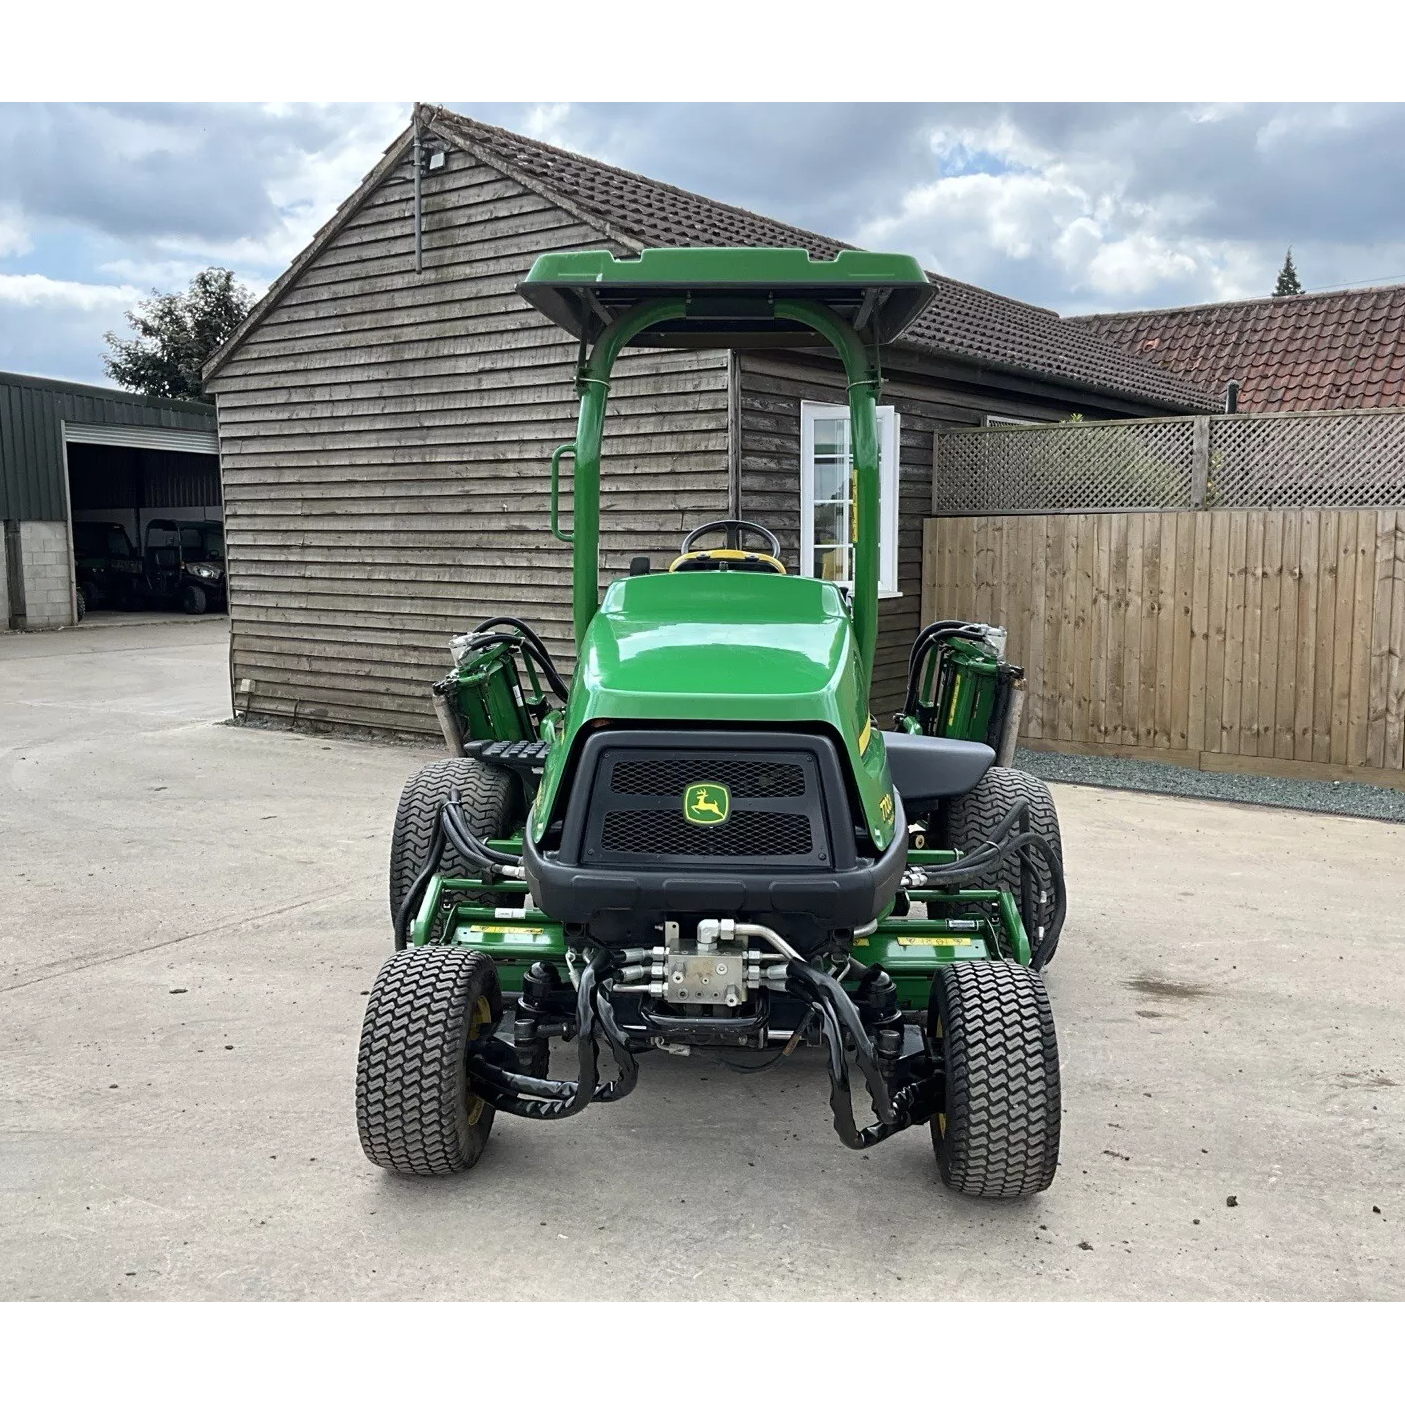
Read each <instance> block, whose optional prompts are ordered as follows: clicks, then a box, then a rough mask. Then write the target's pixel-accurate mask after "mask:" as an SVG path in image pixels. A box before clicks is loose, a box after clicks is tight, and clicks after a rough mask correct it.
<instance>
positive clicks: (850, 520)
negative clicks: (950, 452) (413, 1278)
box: [800, 400, 899, 595]
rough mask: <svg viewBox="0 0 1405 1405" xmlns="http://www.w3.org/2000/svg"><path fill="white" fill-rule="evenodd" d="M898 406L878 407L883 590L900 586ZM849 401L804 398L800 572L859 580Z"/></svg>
mask: <svg viewBox="0 0 1405 1405" xmlns="http://www.w3.org/2000/svg"><path fill="white" fill-rule="evenodd" d="M898 429H899V423H898V412H897V411H896V410H895V409H894V408H893V407H892V406H891V405H880V406H879V407H878V592H879V594H880V595H897V594H898V593H899V592H898ZM853 491H854V475H853V456H852V452H851V448H850V439H849V407H848V406H847V405H823V404H820V403H818V402H817V401H814V400H803V401H801V404H800V574H801V575H802V576H814V577H816V578H818V579H819V580H827V581H835V582H837V583H838V584H840V585H847V586H852V585H853V583H854V547H853V526H854V500H853Z"/></svg>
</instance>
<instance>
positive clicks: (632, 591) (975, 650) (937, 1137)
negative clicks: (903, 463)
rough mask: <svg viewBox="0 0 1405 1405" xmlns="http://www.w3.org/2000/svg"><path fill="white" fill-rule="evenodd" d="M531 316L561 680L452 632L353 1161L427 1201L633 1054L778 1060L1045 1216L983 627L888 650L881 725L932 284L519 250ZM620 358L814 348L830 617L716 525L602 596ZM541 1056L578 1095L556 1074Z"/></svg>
mask: <svg viewBox="0 0 1405 1405" xmlns="http://www.w3.org/2000/svg"><path fill="white" fill-rule="evenodd" d="M520 291H521V293H522V295H523V296H524V297H525V298H526V299H527V301H528V302H530V303H531V304H532V305H533V306H534V307H536V308H537V309H539V310H540V311H541V312H542V313H544V314H545V315H546V316H547V317H549V318H550V319H551V320H552V321H553V322H555V323H557V324H558V325H559V326H562V327H564V328H565V329H566V330H568V331H569V332H570V333H571V334H572V335H573V336H574V337H575V338H577V339H578V340H579V343H580V359H579V363H578V369H577V375H576V386H577V390H578V392H579V395H580V399H581V408H580V418H579V424H578V429H577V434H576V438H575V441H574V443H572V444H569V445H565V446H563V447H562V448H560V449H558V450H557V451H556V453H555V454H554V455H553V456H552V504H551V527H552V530H553V532H554V533H555V534H556V535H557V536H558V537H559V538H561V539H562V540H564V541H567V542H570V543H571V546H572V549H573V553H574V587H573V602H574V625H575V647H576V656H577V662H576V666H575V670H574V676H573V679H572V681H571V683H570V685H569V686H568V685H567V684H566V683H565V682H564V681H563V679H562V678H561V676H560V675H559V673H558V671H557V669H556V667H555V666H554V664H553V662H552V659H551V657H550V655H549V653H548V651H547V648H546V646H545V645H544V644H543V642H542V640H541V638H540V636H539V635H538V634H537V633H536V632H535V631H534V630H533V629H532V628H531V627H530V626H529V625H527V624H524V623H522V622H521V621H519V620H515V619H507V618H495V619H490V620H487V621H485V622H484V623H482V624H480V625H479V626H478V627H477V628H476V629H474V630H473V631H471V632H470V633H467V634H465V635H462V636H459V637H457V638H455V639H454V640H453V641H452V644H451V652H452V656H453V660H454V669H453V671H452V672H451V673H450V674H449V675H448V677H446V678H445V679H444V680H443V681H442V682H441V683H439V684H438V685H436V687H435V689H434V696H435V706H436V709H437V710H438V713H439V717H440V722H441V725H442V727H443V730H444V734H445V739H446V743H447V745H448V749H449V752H450V756H449V757H448V758H446V759H445V760H442V761H435V762H431V763H430V764H429V765H427V766H425V767H423V768H422V769H421V770H420V771H419V772H417V773H416V774H415V775H414V776H412V777H411V779H410V781H409V782H408V784H407V785H406V787H405V790H404V793H403V794H402V796H401V800H400V808H399V811H398V812H397V815H396V820H395V830H394V838H393V842H392V848H391V859H390V899H391V911H392V916H393V920H394V929H395V945H396V948H397V949H396V952H395V954H394V955H393V956H391V958H390V959H389V960H388V961H387V962H386V963H385V965H384V966H383V967H382V969H381V971H380V973H379V975H378V976H377V977H376V980H375V985H374V989H373V990H372V992H371V997H370V1002H369V1004H368V1006H367V1010H366V1016H365V1022H364V1026H363V1031H362V1039H361V1047H360V1058H359V1064H358V1070H357V1119H358V1124H359V1129H360V1135H361V1142H362V1146H363V1148H364V1149H365V1152H366V1155H367V1156H368V1157H370V1159H371V1160H372V1161H373V1162H375V1163H376V1164H377V1165H380V1166H384V1167H386V1168H388V1169H392V1170H395V1171H400V1172H405V1173H410V1174H415V1175H443V1174H447V1173H450V1172H454V1171H460V1170H464V1169H466V1168H467V1167H470V1166H472V1165H473V1164H474V1163H475V1162H476V1161H477V1159H478V1157H479V1155H480V1154H481V1152H482V1151H483V1147H484V1144H485V1142H486V1140H487V1137H488V1133H489V1129H490V1128H491V1127H492V1125H493V1120H494V1116H495V1114H496V1113H499V1112H506V1113H512V1114H515V1115H518V1116H522V1117H529V1118H537V1119H553V1118H561V1117H569V1116H572V1115H575V1114H577V1113H580V1112H581V1111H583V1110H584V1109H585V1108H587V1107H589V1106H590V1105H591V1104H592V1103H607V1102H612V1101H615V1100H618V1099H619V1098H622V1097H624V1096H626V1095H627V1094H628V1093H629V1092H630V1091H631V1090H632V1089H633V1088H634V1086H635V1081H636V1078H637V1075H638V1062H637V1059H638V1056H639V1055H640V1054H642V1053H644V1052H646V1051H649V1050H657V1049H671V1050H682V1051H686V1050H689V1049H692V1048H699V1047H701V1048H710V1049H715V1050H728V1049H730V1050H753V1051H761V1050H766V1049H769V1048H772V1047H774V1048H775V1049H776V1050H777V1052H776V1053H775V1054H774V1055H772V1057H777V1058H778V1057H784V1056H785V1055H786V1054H788V1053H789V1052H790V1051H791V1050H792V1049H794V1048H795V1047H796V1045H797V1044H799V1043H800V1042H802V1041H803V1042H807V1043H814V1044H822V1045H823V1047H824V1049H825V1051H826V1067H827V1070H828V1078H829V1084H830V1098H829V1102H830V1108H831V1113H832V1117H833V1122H834V1127H835V1130H836V1131H837V1132H838V1133H839V1136H840V1137H841V1138H842V1139H843V1141H844V1142H845V1144H846V1145H848V1146H851V1147H855V1148H860V1147H871V1146H873V1145H874V1144H876V1143H878V1142H881V1141H883V1140H884V1139H885V1138H887V1137H889V1136H891V1135H893V1134H894V1133H896V1132H899V1131H901V1130H903V1129H904V1128H907V1127H910V1126H913V1125H915V1124H921V1123H927V1124H929V1125H930V1127H931V1132H932V1139H933V1143H934V1146H935V1149H936V1156H937V1161H938V1164H939V1167H940V1171H941V1175H942V1178H943V1179H944V1180H945V1181H946V1183H947V1184H948V1185H951V1186H954V1187H956V1188H957V1189H959V1190H962V1191H966V1192H968V1193H971V1194H975V1195H983V1196H994V1197H1002V1198H1004V1197H1012V1196H1020V1195H1026V1194H1029V1193H1031V1192H1035V1191H1040V1190H1043V1189H1045V1188H1046V1187H1047V1186H1048V1185H1049V1183H1050V1181H1051V1180H1052V1179H1053V1176H1054V1171H1055V1167H1056V1164H1057V1160H1058V1148H1059V1118H1060V1103H1059V1065H1058V1053H1057V1048H1056V1044H1055V1037H1054V1025H1053V1019H1052V1016H1051V1013H1050V1008H1049V1002H1048V999H1047V997H1046V995H1045V990H1044V985H1043V981H1042V979H1041V977H1040V975H1039V973H1038V972H1039V968H1041V967H1042V966H1043V965H1044V964H1045V962H1047V960H1048V959H1049V957H1050V956H1051V955H1052V954H1053V951H1054V947H1055V945H1056V943H1057V941H1058V938H1059V931H1060V928H1061V926H1062V924H1063V916H1064V888H1063V874H1062V862H1061V854H1060V847H1059V836H1058V821H1057V817H1056V816H1055V813H1054V807H1053V804H1052V802H1051V800H1050V798H1049V794H1048V791H1047V789H1046V788H1045V787H1044V786H1043V784H1042V783H1041V782H1039V781H1038V780H1036V779H1035V778H1034V777H1032V776H1029V775H1026V774H1024V773H1022V772H1019V771H1016V770H1013V769H1011V768H1010V766H1009V760H1010V756H1011V752H1012V748H1013V738H1014V734H1015V728H1016V726H1017V723H1018V704H1019V700H1020V697H1021V692H1020V689H1021V674H1020V670H1019V669H1018V668H1015V667H1013V666H1012V665H1010V664H1009V663H1007V662H1006V661H1005V659H1004V657H1003V654H1004V648H1003V632H1002V631H1000V630H998V629H994V628H991V627H988V626H985V625H970V624H965V623H962V622H959V621H944V622H941V623H939V624H936V625H932V626H929V627H928V628H927V629H926V630H924V631H923V632H922V634H921V635H920V636H919V638H918V639H917V641H916V642H915V644H914V647H913V651H912V658H911V661H910V685H909V690H908V696H907V699H906V702H905V705H904V708H903V711H902V712H901V713H900V714H899V716H898V717H897V718H896V719H895V730H892V731H882V730H880V729H879V727H878V726H877V725H876V724H875V721H874V719H873V717H872V716H871V715H870V712H869V688H870V682H871V678H872V673H873V657H874V643H875V636H876V633H877V596H878V550H879V544H878V520H879V512H878V505H879V487H878V468H879V465H878V452H879V451H878V436H877V423H876V415H875V404H876V401H877V398H878V395H879V390H880V379H879V360H878V348H879V347H880V345H881V344H882V343H884V342H887V341H889V340H891V339H892V338H893V337H895V336H897V335H898V334H899V333H900V332H901V331H903V329H904V328H906V327H907V326H908V325H909V324H910V323H911V322H912V320H913V319H914V318H915V317H917V316H918V315H919V314H920V313H921V311H922V310H923V308H924V307H925V306H926V304H927V302H928V301H929V299H930V298H931V296H932V292H933V290H932V288H931V286H930V285H929V284H928V282H927V280H926V278H925V276H924V275H923V273H922V271H921V269H920V268H919V267H918V265H917V264H916V263H915V262H914V261H913V260H911V259H909V258H906V257H902V256H898V255H887V254H870V253H863V252H857V251H854V252H845V253H842V254H840V255H839V256H838V257H837V258H835V259H834V260H832V261H814V260H812V259H811V258H810V257H809V256H808V255H807V254H806V253H805V252H803V251H800V250H790V249H651V250H646V251H645V252H644V253H643V254H642V255H640V257H638V258H637V259H624V260H617V259H615V258H613V257H612V256H611V255H610V254H608V253H604V252H596V251H591V252H581V253H562V254H547V255H543V256H542V257H541V258H539V259H538V260H537V262H536V264H535V266H534V267H533V269H532V271H531V273H530V274H529V275H528V277H527V279H526V280H525V282H524V283H523V284H522V285H521V286H520ZM631 345H633V346H655V347H696V346H722V345H731V346H739V347H757V346H797V345H806V346H808V345H818V346H827V347H830V348H832V349H833V350H834V351H835V352H836V353H837V354H838V357H839V361H840V364H841V365H842V367H843V369H844V372H845V374H846V376H847V380H848V401H849V411H850V418H851V438H852V444H853V508H854V511H853V513H852V520H853V522H854V523H855V528H854V532H853V547H854V563H855V564H854V581H853V588H852V596H851V597H850V596H849V595H848V594H847V593H846V591H845V590H844V589H843V588H841V586H840V585H838V584H836V583H835V582H833V581H828V580H816V579H810V578H807V577H797V576H793V575H789V574H787V572H786V569H785V566H784V565H783V563H782V559H781V558H782V554H783V553H782V550H781V547H780V544H779V542H778V541H777V539H776V537H775V536H774V535H773V534H772V533H771V532H770V531H769V530H768V529H767V528H766V527H765V526H763V525H761V524H758V523H753V522H747V521H740V520H729V521H724V522H710V523H705V524H703V525H701V526H699V527H698V528H696V529H695V530H694V531H693V532H691V533H689V535H688V537H687V538H686V539H685V541H684V542H683V544H682V547H681V550H680V553H679V555H678V557H677V559H676V560H674V561H673V562H672V564H671V565H670V566H669V567H668V569H667V570H666V571H662V572H653V571H651V570H649V563H648V561H647V560H642V559H641V560H637V561H636V563H635V567H634V570H633V572H632V573H631V575H630V576H629V577H627V578H625V579H622V580H616V581H614V582H613V583H612V584H611V585H610V586H609V588H608V589H607V590H606V592H605V596H604V600H603V602H602V600H601V598H600V593H599V588H598V580H599V559H598V556H599V533H600V508H599V470H600V451H601V438H602V430H603V426H604V422H605V406H606V400H607V396H608V394H609V388H610V375H611V371H612V369H613V367H614V365H615V361H616V358H617V357H618V355H619V353H620V352H621V351H622V350H623V349H624V348H625V347H626V346H631ZM567 458H569V459H571V460H572V461H573V474H572V489H573V499H572V513H571V519H572V521H571V526H570V529H569V530H567V529H565V528H563V526H562V525H561V522H560V518H559V513H558V506H557V489H558V474H559V471H560V466H561V462H562V460H563V459H567ZM997 751H1000V752H1001V753H1002V755H1001V760H1002V762H1003V763H1004V764H1001V765H996V764H994V763H995V762H996V759H997ZM509 1001H511V1002H512V1003H513V1004H514V1005H515V1013H514V1014H513V1016H512V1018H511V1019H510V1020H509V1019H508V1018H507V1017H506V1014H505V1012H506V1011H507V1010H508V1008H509ZM556 1039H562V1040H566V1041H569V1042H567V1043H566V1044H565V1047H564V1049H563V1053H566V1054H570V1055H572V1057H573V1061H574V1063H575V1069H574V1074H573V1076H572V1077H569V1078H552V1077H549V1076H548V1064H549V1053H550V1049H551V1041H552V1040H556ZM602 1052H607V1053H608V1055H609V1062H610V1064H611V1065H612V1069H611V1071H610V1073H609V1076H608V1077H606V1076H604V1075H603V1074H602V1071H601V1063H600V1056H601V1054H602ZM851 1063H852V1065H853V1066H855V1067H857V1069H858V1071H859V1074H860V1076H861V1078H862V1080H863V1083H864V1087H865V1089H866V1092H867V1094H868V1098H869V1101H870V1102H871V1104H872V1109H873V1120H872V1121H871V1123H869V1124H868V1125H866V1126H860V1125H857V1124H856V1120H855V1117H854V1109H853V1103H852V1100H851V1094H850V1065H851ZM682 1115H686V1113H684V1114H682Z"/></svg>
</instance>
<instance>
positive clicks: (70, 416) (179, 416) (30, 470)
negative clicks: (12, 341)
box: [0, 372, 215, 522]
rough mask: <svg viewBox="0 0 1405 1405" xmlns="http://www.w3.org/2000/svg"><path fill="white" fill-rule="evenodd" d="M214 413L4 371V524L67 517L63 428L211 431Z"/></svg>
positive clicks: (0, 450)
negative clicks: (72, 425)
mask: <svg viewBox="0 0 1405 1405" xmlns="http://www.w3.org/2000/svg"><path fill="white" fill-rule="evenodd" d="M214 416H215V411H214V407H213V406H209V405H195V404H190V403H188V402H184V401H179V400H166V399H162V398H160V397H158V396H151V395H130V394H128V393H127V392H125V391H120V390H115V389H114V390H108V389H106V388H105V387H103V386H89V385H82V384H79V383H77V382H74V381H56V380H45V379H43V378H41V377H38V376H21V375H15V374H13V373H10V372H0V519H10V520H17V521H40V522H58V521H64V520H66V519H67V517H68V506H67V503H68V489H67V484H66V483H65V481H64V477H65V462H64V447H63V423H64V421H65V420H67V421H69V422H72V423H82V424H106V425H140V426H142V427H144V428H153V429H187V430H199V431H202V432H205V433H208V432H209V431H210V430H212V429H213V428H214V423H215V420H214Z"/></svg>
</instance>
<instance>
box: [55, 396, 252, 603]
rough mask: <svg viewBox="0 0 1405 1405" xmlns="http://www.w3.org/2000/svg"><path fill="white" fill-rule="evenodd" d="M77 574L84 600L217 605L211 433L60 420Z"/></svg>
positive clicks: (220, 558) (220, 580)
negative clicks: (66, 463)
mask: <svg viewBox="0 0 1405 1405" xmlns="http://www.w3.org/2000/svg"><path fill="white" fill-rule="evenodd" d="M63 437H64V448H65V452H66V455H67V460H68V490H69V515H70V519H71V522H72V531H73V562H74V577H75V583H76V584H77V585H78V586H80V587H81V588H82V590H83V594H84V598H85V601H86V604H87V608H88V609H97V610H101V609H114V608H116V609H131V608H134V607H137V606H141V605H148V606H156V607H163V606H164V607H167V608H173V607H177V608H186V609H190V608H192V602H198V603H199V608H200V609H202V610H203V609H206V608H212V609H220V608H223V606H224V604H225V600H226V594H225V580H224V539H223V526H222V522H223V516H224V513H223V505H222V501H221V495H220V475H219V441H218V439H217V437H216V435H215V434H214V433H213V432H211V433H203V432H199V431H195V430H185V429H165V428H158V427H150V426H142V425H119V424H81V423H72V422H68V421H65V423H64V426H63Z"/></svg>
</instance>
